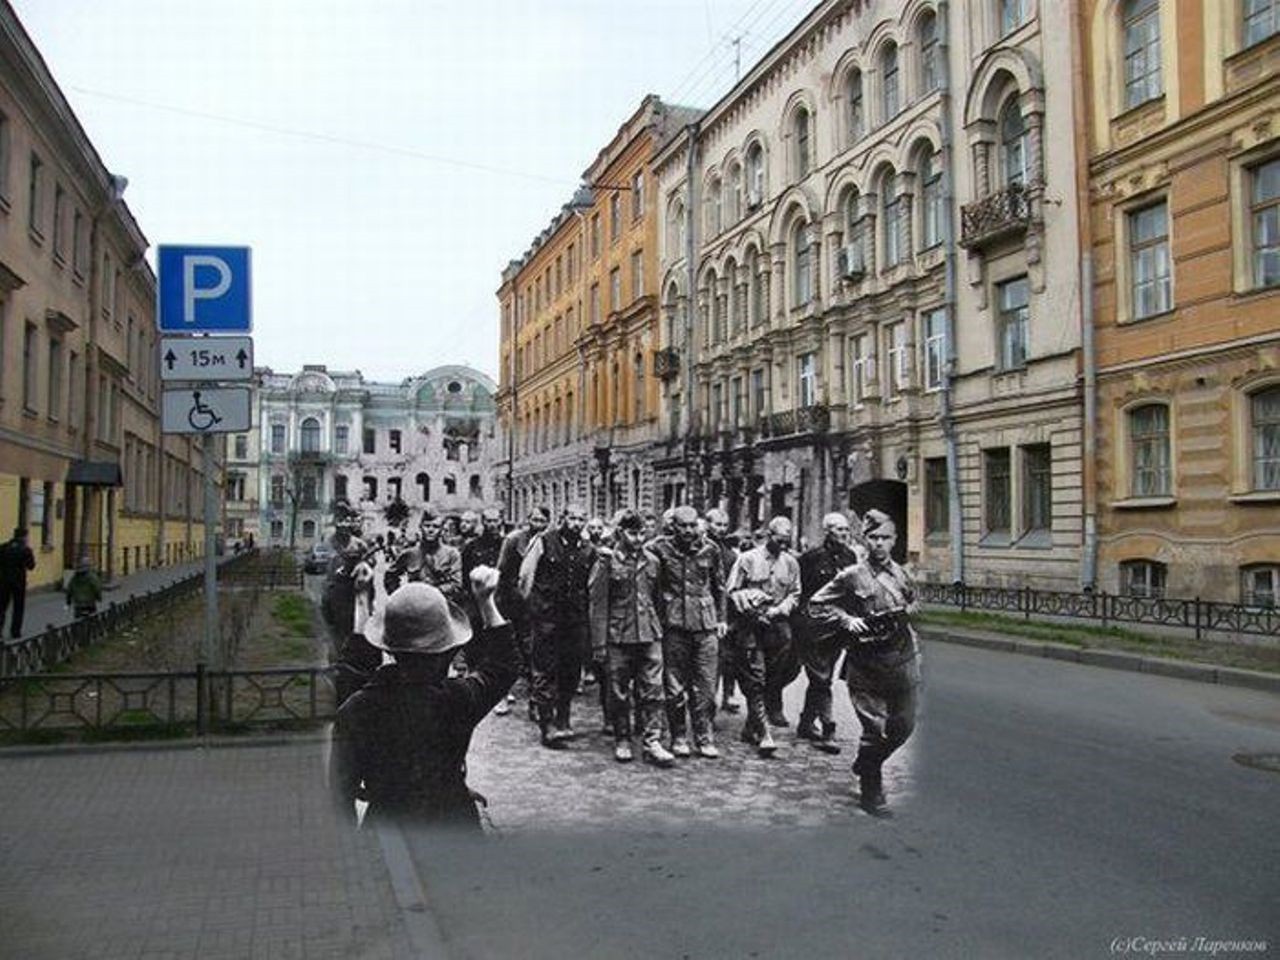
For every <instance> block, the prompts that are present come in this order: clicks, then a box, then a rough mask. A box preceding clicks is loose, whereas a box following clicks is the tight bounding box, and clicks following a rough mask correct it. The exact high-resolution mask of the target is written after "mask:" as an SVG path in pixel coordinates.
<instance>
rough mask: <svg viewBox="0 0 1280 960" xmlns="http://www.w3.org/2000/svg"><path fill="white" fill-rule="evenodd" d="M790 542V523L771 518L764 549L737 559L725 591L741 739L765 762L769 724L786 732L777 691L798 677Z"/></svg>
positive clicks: (795, 570)
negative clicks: (733, 619) (734, 626)
mask: <svg viewBox="0 0 1280 960" xmlns="http://www.w3.org/2000/svg"><path fill="white" fill-rule="evenodd" d="M790 542H791V521H790V520H788V519H787V518H786V517H774V518H773V519H772V520H770V521H769V527H768V531H767V536H766V537H765V541H764V543H762V544H761V545H760V546H758V547H753V548H752V549H750V550H747V551H745V552H744V553H742V554H741V555H739V557H738V561H737V563H735V564H734V565H733V571H732V572H731V573H730V574H729V583H728V587H727V590H728V594H729V597H730V599H731V601H732V605H733V610H734V611H735V613H736V614H737V622H738V625H739V628H738V631H737V634H736V639H735V644H736V646H737V649H738V657H737V658H736V659H737V667H736V673H737V679H738V683H739V684H740V685H741V686H742V692H743V693H745V694H746V695H747V722H746V725H745V726H744V727H743V729H742V739H743V740H745V741H746V742H747V743H752V744H755V746H756V750H757V752H759V753H760V755H761V756H766V757H767V756H772V755H773V752H774V751H775V750H776V749H777V746H776V744H775V743H774V742H773V737H772V735H771V734H770V733H769V724H771V725H773V726H775V727H785V726H788V723H787V718H786V716H785V715H784V714H783V712H782V691H783V690H784V689H785V688H786V686H787V684H789V683H790V682H791V681H792V680H794V679H795V678H796V677H797V676H799V674H800V664H799V661H797V660H796V655H795V650H794V648H793V646H792V642H791V623H790V619H789V618H790V616H791V613H792V611H793V610H795V608H796V604H797V603H798V602H799V600H800V565H799V564H798V563H797V562H796V558H795V557H793V556H792V555H791V554H790V553H788V552H787V544H789V543H790ZM766 720H767V721H768V724H766V722H765V721H766Z"/></svg>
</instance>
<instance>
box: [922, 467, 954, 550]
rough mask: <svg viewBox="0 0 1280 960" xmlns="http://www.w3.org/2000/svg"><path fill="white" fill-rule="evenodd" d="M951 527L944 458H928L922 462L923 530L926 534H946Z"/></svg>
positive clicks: (949, 500)
mask: <svg viewBox="0 0 1280 960" xmlns="http://www.w3.org/2000/svg"><path fill="white" fill-rule="evenodd" d="M950 525H951V494H950V491H949V490H948V488H947V459H946V457H930V458H928V459H926V460H925V462H924V529H925V532H926V533H933V534H938V533H946V532H947V531H948V530H949V529H950Z"/></svg>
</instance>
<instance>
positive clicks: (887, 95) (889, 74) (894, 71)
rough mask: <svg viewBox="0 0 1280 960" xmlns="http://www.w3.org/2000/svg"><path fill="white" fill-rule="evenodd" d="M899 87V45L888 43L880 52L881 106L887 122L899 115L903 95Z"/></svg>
mask: <svg viewBox="0 0 1280 960" xmlns="http://www.w3.org/2000/svg"><path fill="white" fill-rule="evenodd" d="M899 92H900V91H899V89H898V45H897V44H896V43H892V42H890V43H886V44H885V45H884V50H883V52H882V53H881V54H880V108H881V113H882V114H883V117H882V119H883V120H885V121H886V122H887V121H889V120H892V119H893V118H894V117H896V116H897V115H898V110H899V108H900V106H901V102H902V101H901V97H900V96H899Z"/></svg>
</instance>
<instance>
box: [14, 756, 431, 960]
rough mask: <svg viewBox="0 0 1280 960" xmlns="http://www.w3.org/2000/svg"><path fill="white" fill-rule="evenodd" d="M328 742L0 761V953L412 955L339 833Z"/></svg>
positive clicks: (364, 857)
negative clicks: (327, 779)
mask: <svg viewBox="0 0 1280 960" xmlns="http://www.w3.org/2000/svg"><path fill="white" fill-rule="evenodd" d="M325 753H326V744H325V743H323V742H322V741H320V740H318V739H311V740H294V741H292V742H286V743H279V742H275V743H270V744H267V745H253V744H251V743H246V744H245V745H236V746H207V747H201V748H190V747H188V748H185V749H184V748H181V747H164V748H158V749H139V748H131V749H123V750H110V749H105V748H98V749H94V750H84V751H77V752H63V753H60V752H56V751H45V752H33V753H32V754H31V755H15V754H8V755H4V756H3V758H2V760H0V762H3V764H4V775H3V776H0V809H3V810H4V811H5V829H4V831H3V833H2V834H0V863H3V864H4V870H2V871H0V903H3V904H4V905H5V907H4V912H3V915H4V921H3V930H2V932H0V955H3V956H6V957H23V958H27V960H46V958H47V960H77V958H84V960H90V958H92V960H126V958H127V960H159V958H170V960H176V958H186V957H191V958H197V957H198V958H200V960H258V958H262V960H289V958H304V960H316V958H320V960H339V958H341V960H346V958H357V957H358V958H374V960H399V958H402V957H403V958H407V957H412V956H414V951H413V949H412V948H411V940H410V937H409V935H408V933H407V932H406V929H405V925H404V921H403V920H402V919H401V913H400V909H399V907H398V906H397V902H396V898H395V893H394V891H393V889H392V882H391V879H390V877H389V876H388V872H387V868H386V866H385V865H384V862H383V858H382V853H381V851H380V849H379V845H378V838H377V836H376V835H375V834H372V833H361V832H357V831H354V830H352V829H351V828H350V827H349V826H347V825H345V824H340V823H339V822H338V821H337V819H336V817H335V816H334V814H333V811H332V808H331V807H330V805H329V802H328V795H327V791H326V789H325V783H324V759H325Z"/></svg>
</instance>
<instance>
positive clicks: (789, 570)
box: [728, 544, 800, 618]
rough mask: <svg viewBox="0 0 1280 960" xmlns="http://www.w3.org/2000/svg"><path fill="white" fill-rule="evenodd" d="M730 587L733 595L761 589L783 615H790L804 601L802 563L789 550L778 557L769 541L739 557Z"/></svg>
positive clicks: (730, 579) (732, 573) (731, 574)
mask: <svg viewBox="0 0 1280 960" xmlns="http://www.w3.org/2000/svg"><path fill="white" fill-rule="evenodd" d="M728 589H729V593H731V594H732V593H735V592H736V591H738V590H751V589H754V590H761V591H763V592H764V593H765V594H766V595H767V596H768V597H769V602H770V603H771V604H772V605H773V606H776V607H778V613H779V614H780V615H781V617H782V618H785V617H789V616H790V615H791V613H792V611H793V610H795V608H796V605H797V604H798V603H799V602H800V564H799V563H798V562H797V561H796V558H795V557H793V556H792V555H791V554H790V553H788V552H787V551H786V550H782V551H780V552H779V553H778V555H777V556H774V555H773V554H771V553H770V552H769V547H768V545H767V544H761V545H760V546H758V547H753V548H752V549H750V550H748V551H746V552H745V553H743V554H741V555H740V556H739V557H738V561H737V563H735V564H734V565H733V571H732V572H731V573H730V574H729V587H728Z"/></svg>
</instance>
